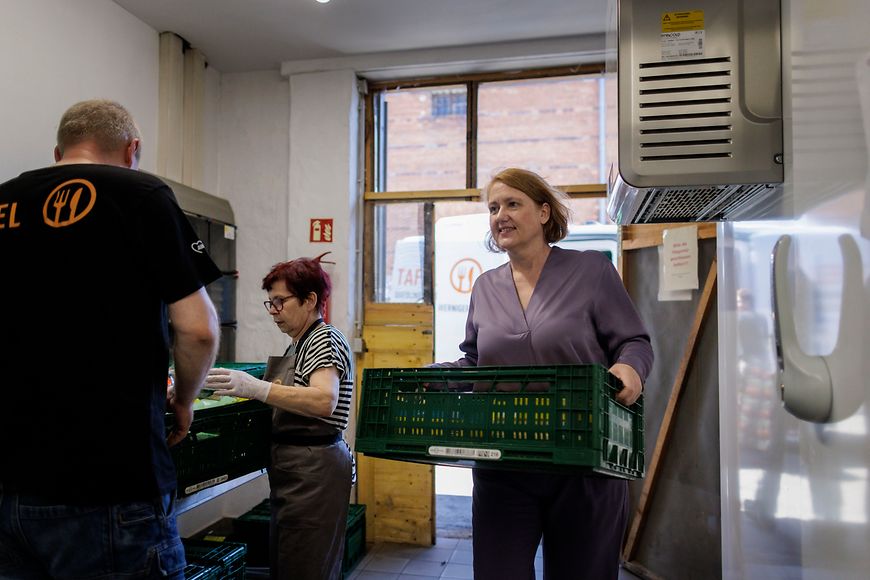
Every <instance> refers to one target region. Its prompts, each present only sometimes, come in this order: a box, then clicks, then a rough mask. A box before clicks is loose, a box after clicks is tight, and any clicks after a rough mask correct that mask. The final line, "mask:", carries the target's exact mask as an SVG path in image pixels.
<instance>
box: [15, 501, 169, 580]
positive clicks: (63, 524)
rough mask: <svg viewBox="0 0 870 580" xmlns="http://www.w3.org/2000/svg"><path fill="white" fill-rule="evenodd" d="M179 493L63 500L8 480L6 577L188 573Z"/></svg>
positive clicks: (63, 579)
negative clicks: (177, 510)
mask: <svg viewBox="0 0 870 580" xmlns="http://www.w3.org/2000/svg"><path fill="white" fill-rule="evenodd" d="M174 503H175V502H174V499H173V497H172V496H171V495H166V496H163V497H161V498H157V499H155V500H154V501H136V502H129V503H123V504H112V505H55V504H54V503H53V502H50V501H46V500H44V499H40V498H37V497H32V496H27V495H19V494H16V493H8V492H5V493H4V492H3V490H2V488H0V579H2V580H36V579H40V580H43V579H44V580H48V579H54V580H75V579H85V578H87V579H88V580H109V579H113V580H114V579H124V578H172V579H177V580H183V578H184V565H185V560H184V547H183V546H182V544H181V539H180V538H179V537H178V528H177V527H176V525H175V514H174V513H173V510H174V507H175V505H174Z"/></svg>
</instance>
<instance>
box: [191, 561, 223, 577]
mask: <svg viewBox="0 0 870 580" xmlns="http://www.w3.org/2000/svg"><path fill="white" fill-rule="evenodd" d="M220 572H221V569H220V568H219V567H217V566H202V565H201V564H188V565H187V566H185V567H184V580H220V577H221V576H220Z"/></svg>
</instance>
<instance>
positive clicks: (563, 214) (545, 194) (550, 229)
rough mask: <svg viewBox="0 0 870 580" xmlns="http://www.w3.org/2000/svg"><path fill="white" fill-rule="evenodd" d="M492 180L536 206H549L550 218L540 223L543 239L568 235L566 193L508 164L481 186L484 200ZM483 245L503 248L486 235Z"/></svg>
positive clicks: (541, 178) (568, 212)
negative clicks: (521, 195)
mask: <svg viewBox="0 0 870 580" xmlns="http://www.w3.org/2000/svg"><path fill="white" fill-rule="evenodd" d="M496 183H503V184H505V185H507V186H508V187H512V188H514V189H517V190H519V191H522V192H523V193H525V194H526V195H527V196H529V198H530V199H531V200H532V201H534V202H535V203H536V204H537V205H539V206H541V205H543V204H545V203H546V204H547V205H549V206H550V219H548V220H547V223H545V224H544V226H543V228H544V239H545V240H547V243H548V244H553V243H556V242H558V241H559V240H561V239H563V238H564V237H565V236H567V235H568V218H569V217H570V215H571V209H570V208H569V207H568V199H569V198H568V196H567V195H566V194H565V193H564V192H562V191H559V190H558V189H556V188H555V187H553V186H552V185H550V184H549V183H547V181H546V180H545V179H544V178H543V177H541V176H540V175H538V174H537V173H534V172H532V171H529V170H527V169H520V168H518V167H508V168H507V169H502V170H501V171H499V172H498V173H496V174H495V175H494V176H493V178H492V179H491V180H490V182H489V183H488V184H487V185H486V187H485V188H484V189H483V195H482V197H483V199H484V202H485V201H486V200H487V199H488V198H489V192H490V190H491V189H492V186H493V185H495V184H496ZM486 246H487V247H488V248H489V249H490V250H492V251H494V252H501V251H503V250H502V249H501V248H500V247H499V246H498V244H496V242H495V240H493V239H492V235H491V234H489V235H487V239H486Z"/></svg>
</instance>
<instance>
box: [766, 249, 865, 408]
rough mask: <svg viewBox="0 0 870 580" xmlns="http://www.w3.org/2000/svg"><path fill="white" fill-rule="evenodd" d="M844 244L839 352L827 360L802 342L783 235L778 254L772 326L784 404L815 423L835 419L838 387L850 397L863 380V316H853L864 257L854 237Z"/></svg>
mask: <svg viewBox="0 0 870 580" xmlns="http://www.w3.org/2000/svg"><path fill="white" fill-rule="evenodd" d="M839 242H840V249H841V251H842V254H843V296H842V300H841V301H840V304H841V306H840V329H839V332H838V336H837V343H836V345H835V346H834V350H833V351H832V352H831V354H829V355H827V356H811V355H807V354H806V353H804V352H803V350H802V349H801V347H800V344H799V343H798V339H797V332H796V330H795V325H794V320H793V318H792V316H793V311H794V304H793V302H792V298H791V291H790V290H791V289H790V284H789V276H788V256H789V251H790V249H791V237H790V236H782V237H781V238H779V240H778V241H777V242H776V246H775V247H774V249H773V259H772V283H773V292H772V296H773V326H774V335H775V337H776V355H777V363H778V366H779V386H780V390H781V394H782V401H783V405H784V406H785V409H786V410H787V411H788V412H789V413H791V414H792V415H794V416H795V417H797V418H798V419H801V420H803V421H812V422H814V423H824V422H827V421H830V420H832V419H833V418H834V417H832V412H833V402H834V387H835V385H840V387H839V389H838V391H839V390H842V392H847V391H848V387H850V386H851V385H849V384H846V383H851V382H853V381H860V380H861V364H862V359H861V353H860V344H861V342H862V335H861V332H862V330H863V329H862V328H861V326H860V325H861V324H862V319H863V316H861V315H860V313H859V312H855V311H854V309H858V310H861V308H862V307H863V293H864V292H863V289H864V287H863V274H862V267H861V253H860V251H859V249H858V245H857V244H856V243H855V240H854V239H852V237H851V236H848V235H843V236H840V238H839ZM850 309H852V310H850ZM849 406H851V405H849ZM841 411H844V412H845V411H847V409H845V408H844V409H841ZM850 411H851V410H850ZM838 414H842V413H838Z"/></svg>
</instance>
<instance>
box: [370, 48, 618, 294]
mask: <svg viewBox="0 0 870 580" xmlns="http://www.w3.org/2000/svg"><path fill="white" fill-rule="evenodd" d="M604 72H605V67H604V63H592V64H584V65H578V66H570V67H554V68H543V69H529V70H520V71H511V72H495V73H480V74H469V75H449V76H439V77H422V78H411V79H402V80H386V81H368V82H367V90H366V94H365V99H364V106H365V135H364V168H365V178H364V184H365V188H364V189H365V191H364V194H363V203H364V221H363V232H364V236H363V292H364V302H366V303H369V302H376V300H375V267H374V266H375V261H376V258H375V243H374V241H375V227H376V221H377V218H376V215H375V209H376V207H377V206H379V205H381V204H384V203H391V204H392V203H409V202H411V203H421V202H422V203H424V213H425V216H426V220H425V221H426V223H424V228H423V229H424V231H423V235H424V253H425V255H424V260H423V284H424V287H423V303H424V304H429V305H431V304H432V303H433V296H434V287H433V270H434V265H435V246H434V239H433V232H434V213H435V212H434V211H433V209H434V206H433V205H432V204H434V203H436V202H438V201H481V189H480V188H479V187H478V184H477V183H476V181H477V125H478V117H477V114H478V106H477V92H478V88H479V87H480V85H481V84H486V83H490V82H499V81H510V80H533V79H540V78H550V77H565V76H592V75H603V74H604ZM457 85H465V87H466V95H467V99H468V101H467V104H466V141H465V148H466V150H465V159H466V171H465V181H466V183H465V188H464V189H443V190H419V191H381V190H380V189H381V188H380V187H379V184H378V183H377V181H378V175H379V174H378V171H376V169H377V168H376V166H375V164H376V161H377V158H378V156H377V149H378V148H382V147H383V146H384V143H382V140H381V139H379V138H378V135H380V134H382V132H383V131H385V129H384V128H383V127H376V126H375V124H376V116H375V107H376V106H377V104H376V103H377V101H376V95H379V94H382V93H384V92H386V91H390V90H397V89H411V88H434V87H438V86H445V87H447V86H451V87H456V86H457ZM381 119H383V117H381ZM555 187H556V188H558V189H560V190H562V191H564V192H565V193H566V194H568V196H569V197H571V198H573V199H601V198H605V197H606V196H607V186H606V184H603V183H581V184H565V185H555ZM378 303H383V302H378Z"/></svg>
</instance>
